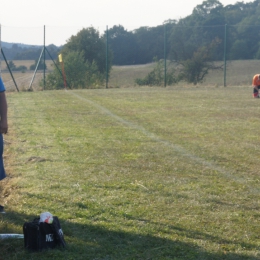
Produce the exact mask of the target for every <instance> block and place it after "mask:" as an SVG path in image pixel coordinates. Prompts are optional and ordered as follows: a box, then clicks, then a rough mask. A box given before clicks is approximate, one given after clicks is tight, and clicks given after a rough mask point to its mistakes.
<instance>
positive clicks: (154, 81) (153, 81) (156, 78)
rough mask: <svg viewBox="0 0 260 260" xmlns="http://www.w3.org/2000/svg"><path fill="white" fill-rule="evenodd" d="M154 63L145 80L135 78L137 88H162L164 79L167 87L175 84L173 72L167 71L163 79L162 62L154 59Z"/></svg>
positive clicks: (172, 70)
mask: <svg viewBox="0 0 260 260" xmlns="http://www.w3.org/2000/svg"><path fill="white" fill-rule="evenodd" d="M155 61H156V66H155V68H154V69H153V70H152V71H151V72H150V73H149V74H148V75H147V76H146V77H145V78H143V79H140V78H137V79H136V80H135V83H136V84H137V85H139V86H163V85H164V80H165V79H166V84H167V85H172V84H174V83H176V82H177V79H176V78H175V70H174V69H172V68H171V70H169V71H167V72H166V78H165V77H164V64H163V60H159V61H158V60H157V59H155Z"/></svg>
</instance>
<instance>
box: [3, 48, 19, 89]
mask: <svg viewBox="0 0 260 260" xmlns="http://www.w3.org/2000/svg"><path fill="white" fill-rule="evenodd" d="M1 53H2V55H3V57H4V60H5V63H6V66H7V68H8V70H9V72H10V74H11V77H12V79H13V82H14V85H15V87H16V89H17V91H18V92H19V89H18V87H17V84H16V82H15V79H14V76H13V73H12V70H11V69H10V66H9V64H8V62H7V59H6V57H5V54H4V52H3V49H1Z"/></svg>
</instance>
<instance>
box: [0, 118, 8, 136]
mask: <svg viewBox="0 0 260 260" xmlns="http://www.w3.org/2000/svg"><path fill="white" fill-rule="evenodd" d="M7 131H8V124H7V121H6V120H1V121H0V133H1V134H7Z"/></svg>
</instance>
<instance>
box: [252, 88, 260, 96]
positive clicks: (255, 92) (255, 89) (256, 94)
mask: <svg viewBox="0 0 260 260" xmlns="http://www.w3.org/2000/svg"><path fill="white" fill-rule="evenodd" d="M259 87H260V86H257V87H255V88H253V97H254V98H258V97H259V95H258V94H259V91H258V89H259Z"/></svg>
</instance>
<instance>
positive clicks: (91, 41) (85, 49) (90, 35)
mask: <svg viewBox="0 0 260 260" xmlns="http://www.w3.org/2000/svg"><path fill="white" fill-rule="evenodd" d="M72 51H76V52H80V53H82V55H83V59H84V62H88V63H89V64H92V63H93V62H95V64H96V66H97V68H98V71H99V72H100V73H101V74H105V73H106V42H105V37H101V36H100V34H99V32H98V31H97V30H95V29H94V28H93V27H89V28H84V29H82V30H81V31H79V32H78V33H77V35H75V36H74V35H73V36H71V37H70V39H69V40H68V42H67V43H66V44H65V45H64V47H63V48H62V53H63V55H64V57H66V55H68V54H69V53H70V52H72ZM111 57H112V55H111V52H110V51H109V53H108V56H107V58H108V62H107V64H108V73H109V72H110V70H111Z"/></svg>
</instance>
